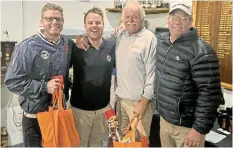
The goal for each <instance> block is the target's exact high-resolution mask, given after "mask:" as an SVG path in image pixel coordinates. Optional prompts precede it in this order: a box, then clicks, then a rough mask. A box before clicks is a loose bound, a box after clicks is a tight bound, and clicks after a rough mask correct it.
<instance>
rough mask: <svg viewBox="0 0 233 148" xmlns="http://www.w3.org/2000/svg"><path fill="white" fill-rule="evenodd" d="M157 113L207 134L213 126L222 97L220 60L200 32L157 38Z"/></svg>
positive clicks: (175, 122) (162, 35)
mask: <svg viewBox="0 0 233 148" xmlns="http://www.w3.org/2000/svg"><path fill="white" fill-rule="evenodd" d="M157 38H158V39H157V40H158V42H157V53H156V54H157V55H156V61H157V62H156V77H157V79H156V81H157V82H156V88H155V94H156V98H157V110H158V112H159V113H160V115H161V116H162V117H163V118H164V119H165V120H166V121H168V122H169V123H171V124H174V125H180V126H184V127H190V128H191V127H193V128H194V129H196V130H197V131H198V132H200V133H201V134H207V133H208V132H209V131H210V130H211V128H212V127H213V124H214V121H215V119H216V114H217V108H218V106H219V104H220V100H221V97H222V93H221V85H220V84H221V83H220V72H219V64H218V58H217V56H216V54H215V52H214V50H213V49H212V48H211V47H210V46H209V45H208V44H207V43H206V42H204V41H203V40H202V39H200V38H199V36H198V34H197V30H196V29H194V28H190V31H189V32H187V33H186V34H184V35H183V36H181V37H180V38H178V39H177V40H176V41H175V42H174V43H171V42H170V35H169V33H163V34H160V35H158V36H157Z"/></svg>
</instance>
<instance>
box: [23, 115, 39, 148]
mask: <svg viewBox="0 0 233 148" xmlns="http://www.w3.org/2000/svg"><path fill="white" fill-rule="evenodd" d="M22 125H23V143H24V147H41V132H40V127H39V123H38V121H37V119H36V118H28V117H26V116H23V121H22Z"/></svg>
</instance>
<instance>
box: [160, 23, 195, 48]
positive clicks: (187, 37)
mask: <svg viewBox="0 0 233 148" xmlns="http://www.w3.org/2000/svg"><path fill="white" fill-rule="evenodd" d="M157 38H158V39H161V40H163V41H164V42H167V43H170V44H171V41H170V33H169V32H166V33H161V34H159V35H157ZM197 39H198V34H197V29H195V28H193V27H191V28H190V29H189V31H188V32H186V33H185V34H183V35H182V36H180V37H179V38H177V39H176V40H175V41H174V42H173V44H174V43H177V42H185V41H194V40H197Z"/></svg>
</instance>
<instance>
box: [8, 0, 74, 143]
mask: <svg viewBox="0 0 233 148" xmlns="http://www.w3.org/2000/svg"><path fill="white" fill-rule="evenodd" d="M63 23H64V19H63V9H62V8H61V7H60V6H58V5H55V4H50V3H48V4H46V5H45V6H44V7H43V8H42V10H41V26H42V27H43V29H42V30H41V31H40V32H39V33H38V34H37V35H34V36H32V37H29V38H27V39H25V40H24V41H22V42H21V43H20V44H18V45H17V46H16V47H15V49H14V53H13V55H12V58H11V62H10V64H9V68H8V70H7V74H6V79H5V85H6V87H7V88H8V89H9V90H10V91H11V92H13V93H16V94H18V95H19V96H20V97H19V103H20V105H21V107H22V109H23V110H24V116H23V121H22V126H23V139H24V146H25V147H40V146H41V131H40V127H39V124H38V121H37V117H36V114H37V113H38V112H41V111H44V110H47V108H48V106H49V104H50V103H51V96H52V95H51V94H53V93H54V91H56V90H57V89H58V85H59V83H58V79H51V77H53V76H57V75H63V77H66V78H67V76H68V66H67V63H68V61H69V57H70V56H69V54H70V53H71V52H70V48H69V47H71V46H72V44H73V42H72V41H71V40H68V39H65V38H64V37H63V36H61V35H60V33H61V31H62V29H63ZM65 83H67V82H66V81H65Z"/></svg>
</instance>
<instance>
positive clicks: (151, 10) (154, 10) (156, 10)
mask: <svg viewBox="0 0 233 148" xmlns="http://www.w3.org/2000/svg"><path fill="white" fill-rule="evenodd" d="M105 10H107V11H109V12H113V13H121V11H122V9H121V8H106V9H105ZM168 12H169V9H168V8H145V13H146V14H158V13H168Z"/></svg>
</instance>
